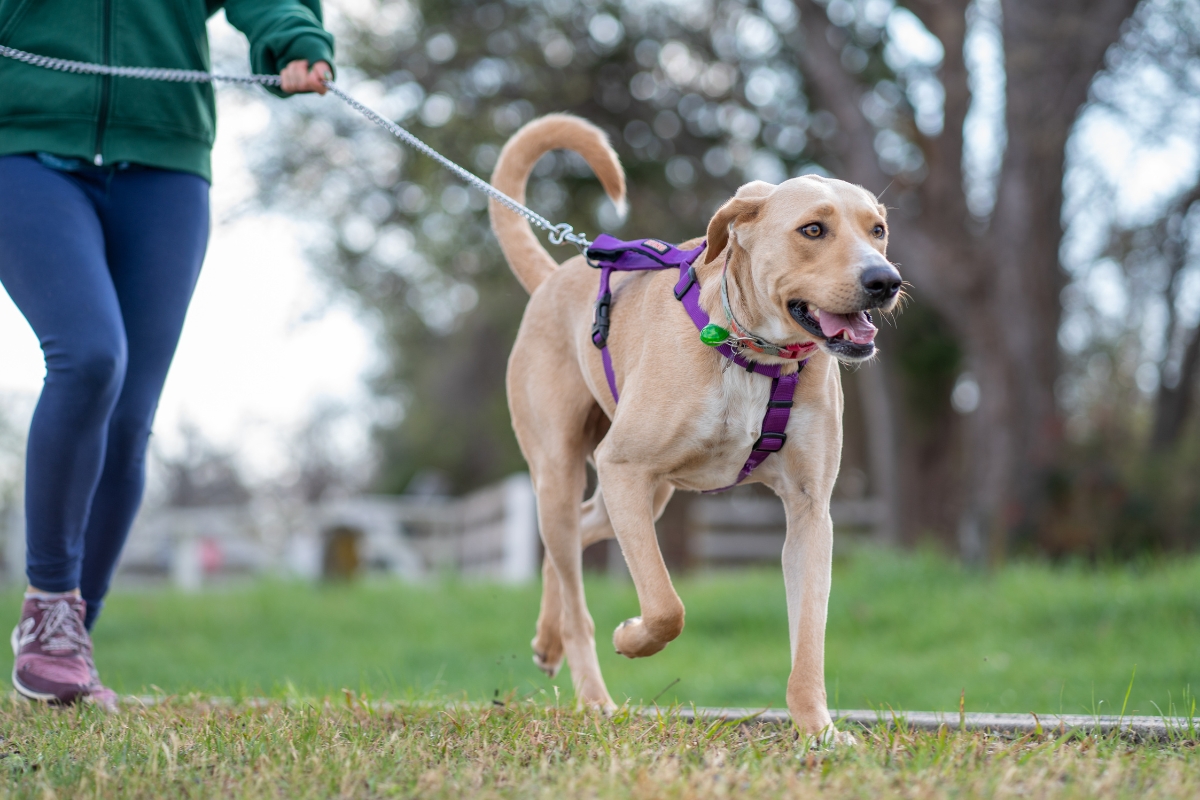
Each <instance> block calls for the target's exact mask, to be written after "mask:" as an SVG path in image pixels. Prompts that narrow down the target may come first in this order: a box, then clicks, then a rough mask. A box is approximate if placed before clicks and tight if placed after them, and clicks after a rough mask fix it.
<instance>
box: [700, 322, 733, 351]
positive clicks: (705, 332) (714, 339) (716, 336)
mask: <svg viewBox="0 0 1200 800" xmlns="http://www.w3.org/2000/svg"><path fill="white" fill-rule="evenodd" d="M728 338H729V331H727V330H726V329H724V328H722V327H721V326H720V325H717V324H716V323H713V322H710V323H708V324H707V325H705V326H704V327H703V328H702V329H701V330H700V341H702V342H704V343H705V344H706V345H708V346H709V347H716V346H717V345H719V344H720V343H721V342H723V341H725V340H726V339H728Z"/></svg>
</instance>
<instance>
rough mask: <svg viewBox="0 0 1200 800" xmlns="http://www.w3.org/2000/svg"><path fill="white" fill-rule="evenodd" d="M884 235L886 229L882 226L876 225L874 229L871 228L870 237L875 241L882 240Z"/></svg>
mask: <svg viewBox="0 0 1200 800" xmlns="http://www.w3.org/2000/svg"><path fill="white" fill-rule="evenodd" d="M885 233H887V229H886V228H884V227H883V226H882V225H876V226H875V227H874V228H871V235H872V236H874V237H875V238H876V239H882V238H883V235H884V234H885Z"/></svg>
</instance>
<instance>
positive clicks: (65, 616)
mask: <svg viewBox="0 0 1200 800" xmlns="http://www.w3.org/2000/svg"><path fill="white" fill-rule="evenodd" d="M36 602H37V606H38V609H39V610H40V611H42V612H44V613H43V615H42V621H41V623H40V624H39V625H38V626H37V627H36V628H34V629H33V630H32V631H30V632H29V633H27V634H25V635H24V636H22V637H21V644H27V643H29V642H31V641H34V640H37V641H39V642H41V644H42V647H43V648H44V649H46V650H71V651H75V652H86V651H87V649H88V646H89V645H90V644H91V639H89V638H88V634H87V631H86V630H84V627H83V623H82V622H80V621H79V615H78V614H77V613H75V609H74V607H73V606H72V605H71V603H70V601H68V600H37V601H36Z"/></svg>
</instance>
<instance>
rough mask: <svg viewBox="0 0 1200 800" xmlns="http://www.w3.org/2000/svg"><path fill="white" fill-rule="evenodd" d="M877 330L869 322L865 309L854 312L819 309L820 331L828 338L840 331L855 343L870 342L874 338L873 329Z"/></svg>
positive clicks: (869, 318)
mask: <svg viewBox="0 0 1200 800" xmlns="http://www.w3.org/2000/svg"><path fill="white" fill-rule="evenodd" d="M877 330H879V329H878V328H876V327H875V326H874V325H872V324H871V317H870V316H868V315H867V312H865V311H859V312H858V313H856V314H831V313H829V312H828V311H824V310H822V311H821V333H823V334H825V335H826V336H828V337H829V338H830V339H832V338H833V337H835V336H837V335H838V334H839V333H841V332H842V331H845V332H846V338H847V339H849V340H850V341H852V342H854V343H855V344H870V343H871V342H873V341H874V340H875V331H877Z"/></svg>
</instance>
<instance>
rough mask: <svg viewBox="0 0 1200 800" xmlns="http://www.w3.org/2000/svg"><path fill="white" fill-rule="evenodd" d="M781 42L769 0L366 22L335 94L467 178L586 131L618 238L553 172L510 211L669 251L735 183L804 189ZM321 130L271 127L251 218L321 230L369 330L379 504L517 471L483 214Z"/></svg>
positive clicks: (804, 109)
mask: <svg viewBox="0 0 1200 800" xmlns="http://www.w3.org/2000/svg"><path fill="white" fill-rule="evenodd" d="M798 35H799V34H798V28H797V14H796V11H795V8H794V7H793V6H792V5H791V4H790V3H789V2H787V0H778V1H777V2H773V3H772V2H769V3H768V4H767V5H766V6H765V7H764V8H763V9H757V8H755V7H752V6H751V4H748V3H743V2H730V3H725V4H723V5H721V6H720V7H719V8H713V7H712V6H710V5H708V4H695V5H665V4H664V5H659V4H648V5H646V6H645V7H639V8H635V7H632V6H627V5H625V6H618V5H616V4H604V3H598V2H597V3H592V4H579V3H566V2H553V1H551V2H545V3H543V2H529V3H510V4H507V5H505V4H500V3H480V2H472V1H471V0H456V1H455V2H438V3H434V2H423V3H411V4H410V3H404V2H398V3H397V2H387V3H381V4H372V3H368V4H365V5H364V6H363V7H362V8H361V9H360V10H359V11H358V12H356V13H347V14H345V15H344V16H342V17H341V22H340V25H339V27H338V38H339V47H340V52H341V53H343V56H342V59H341V62H342V63H341V66H340V69H341V82H342V83H343V84H348V85H351V86H353V87H354V91H355V93H356V95H357V96H359V97H360V98H362V99H363V100H364V101H365V102H368V103H369V104H371V105H373V106H375V107H377V108H380V109H381V110H382V111H383V112H384V113H386V114H388V115H389V116H391V117H392V118H394V119H397V120H400V121H401V122H402V123H404V124H408V125H411V126H412V128H413V130H414V132H416V133H417V134H418V135H419V136H421V137H422V138H424V139H425V140H426V141H428V142H429V143H430V144H431V145H432V146H434V147H435V148H437V149H438V150H440V151H441V152H443V153H446V154H447V155H449V156H450V157H451V158H453V159H455V160H457V161H459V162H460V163H463V164H465V165H466V166H468V167H469V168H472V169H474V170H475V171H476V172H477V173H479V174H481V175H485V176H486V175H488V174H489V173H490V171H491V168H492V166H493V164H494V162H495V158H496V156H497V154H498V152H499V148H500V146H501V145H502V144H503V142H504V141H505V139H506V138H507V137H508V136H509V135H510V134H512V133H513V132H514V131H515V130H516V129H517V128H518V127H520V125H521V124H523V123H524V122H527V121H528V120H530V119H532V118H533V117H534V116H535V115H536V114H540V113H546V112H549V111H560V110H566V111H571V112H573V113H577V114H580V115H581V116H585V117H587V118H588V119H591V120H593V121H595V122H597V123H598V124H600V125H601V126H602V127H604V128H605V129H606V130H607V131H608V132H609V134H610V136H611V137H612V139H613V141H614V143H615V144H616V146H617V147H618V149H619V150H620V152H621V154H622V156H623V160H624V162H625V166H626V169H627V170H628V174H629V182H630V186H631V193H630V201H631V213H630V215H629V217H630V219H632V220H635V221H636V222H635V223H634V224H630V225H625V226H623V224H622V221H621V220H619V219H617V218H616V216H615V213H614V210H613V209H612V207H611V204H609V203H608V201H607V199H606V198H604V196H603V194H602V192H601V190H600V188H599V186H598V184H597V183H596V182H595V180H594V179H593V178H592V175H591V172H590V170H589V169H588V168H587V166H586V165H585V164H584V163H583V162H582V161H581V160H580V159H578V158H576V157H573V156H572V155H570V154H565V153H556V154H551V155H548V156H547V157H546V158H545V159H544V160H543V161H542V162H541V163H540V164H539V165H538V167H537V170H536V171H535V175H534V180H533V182H532V184H531V186H530V193H529V194H530V204H531V206H532V207H533V208H534V209H535V210H537V211H539V212H540V213H542V214H545V215H547V216H549V217H552V218H554V219H555V220H566V221H568V222H570V223H572V224H573V225H574V226H575V227H576V230H584V231H591V232H592V233H593V235H594V234H595V233H596V232H598V231H600V230H603V231H608V232H613V233H620V232H622V231H626V232H627V233H628V234H629V235H638V234H650V233H652V234H653V235H655V236H658V237H661V238H664V239H668V240H675V241H681V240H683V239H686V238H689V237H692V236H695V235H697V234H700V233H702V232H703V230H704V227H705V225H706V223H707V220H708V217H709V216H710V215H711V213H712V211H713V210H715V208H716V207H717V206H718V205H720V204H721V203H722V202H724V201H725V200H726V199H728V197H729V196H730V195H731V194H732V193H733V192H734V191H735V190H736V189H737V187H738V186H739V185H740V184H741V183H743V182H744V181H745V180H750V179H754V178H760V179H764V180H769V181H772V182H779V181H781V180H784V179H785V178H787V177H789V176H790V175H793V174H796V173H798V172H801V171H804V170H815V171H823V170H822V168H821V167H820V166H818V163H817V161H818V160H819V158H818V154H819V153H821V152H823V151H824V149H825V145H824V139H823V138H822V137H829V136H831V135H833V133H834V126H833V123H832V119H831V118H830V117H829V115H828V114H823V115H821V114H818V115H816V116H814V115H812V114H810V113H809V110H808V105H807V100H806V98H805V96H804V94H803V91H802V88H803V80H802V77H801V75H800V73H799V70H798V69H797V67H796V65H795V63H794V58H793V57H792V55H791V48H792V47H794V46H796V45H798V43H799V39H798V38H797V37H798ZM789 42H790V44H789ZM332 109H333V106H332V105H331V104H330V103H328V102H325V103H321V102H319V101H311V100H310V101H307V102H305V101H300V102H292V103H289V104H286V105H282V104H281V105H279V106H275V107H274V108H273V113H274V114H275V117H276V120H275V121H276V124H275V125H272V126H271V129H270V130H273V131H274V134H273V136H271V137H269V139H268V141H266V142H265V143H264V144H263V146H262V148H261V150H260V151H259V152H258V154H257V159H256V162H255V170H256V173H257V175H258V178H259V183H260V187H261V197H262V199H263V200H264V201H265V202H266V203H268V204H275V205H283V206H286V207H289V208H292V209H296V210H299V211H300V212H302V213H304V214H305V215H306V216H307V217H308V218H311V219H314V221H316V220H318V219H319V220H320V222H321V225H322V226H327V227H326V228H325V230H326V232H327V234H328V236H327V239H326V241H325V245H324V247H323V248H318V253H317V255H316V260H317V261H318V263H321V264H323V265H324V266H325V268H326V270H327V273H328V274H329V276H330V277H331V279H332V283H333V285H334V286H337V287H343V288H345V289H346V290H348V291H350V292H351V293H352V294H353V295H354V296H355V297H356V298H357V299H358V301H359V302H360V303H362V304H363V305H364V306H365V307H366V308H368V309H371V310H372V311H374V312H377V313H378V315H379V318H380V319H381V320H382V323H383V324H382V328H383V330H384V347H385V350H386V353H387V368H386V369H385V371H384V372H383V373H382V374H380V375H379V376H378V378H377V381H376V385H375V388H376V390H377V391H378V392H379V393H380V394H381V395H383V396H387V397H392V398H396V399H397V401H398V409H397V413H396V415H395V419H396V421H395V422H394V423H391V424H385V425H382V426H381V427H380V429H379V431H378V432H377V433H378V436H377V440H378V442H379V445H380V448H381V451H382V456H383V458H382V467H381V473H380V480H379V484H380V488H381V489H383V490H388V491H399V490H402V489H404V488H405V486H406V485H407V484H408V482H409V481H410V480H411V479H412V477H413V476H414V475H415V474H416V473H418V472H421V471H425V470H430V469H432V470H436V471H438V472H440V473H442V474H444V475H446V476H447V477H448V478H449V479H450V481H451V486H452V488H454V489H457V490H463V489H467V488H471V487H473V486H477V485H479V484H481V483H484V482H486V481H489V480H493V479H495V478H497V477H499V476H501V475H503V474H505V473H507V472H509V471H512V470H515V469H519V468H520V467H521V458H520V454H519V452H518V451H517V449H516V444H515V441H514V439H513V437H512V434H511V430H510V424H509V421H508V411H507V404H506V401H505V397H504V388H503V386H504V370H505V363H506V359H507V354H508V350H509V348H510V346H511V342H512V339H513V336H514V334H515V331H516V326H517V324H518V322H519V320H520V316H521V313H522V311H523V309H524V305H525V296H524V292H523V291H522V290H521V289H520V287H519V286H518V285H517V283H516V281H515V280H514V279H513V277H512V276H511V274H510V273H509V270H508V267H507V265H506V264H505V263H504V261H503V259H502V257H501V256H500V253H499V249H498V248H497V247H496V246H495V243H494V241H493V240H492V236H491V233H490V230H489V229H488V225H487V219H486V214H485V211H484V209H485V202H484V198H483V197H482V196H479V195H477V194H476V193H475V192H474V191H468V190H466V189H464V188H463V187H462V186H461V185H459V184H458V183H457V181H456V179H454V178H452V177H451V176H449V175H447V174H446V173H444V172H442V171H441V169H440V168H439V167H437V166H435V165H434V164H432V163H430V162H428V161H426V160H424V159H422V158H420V157H415V156H412V154H410V153H407V152H404V151H403V150H401V149H400V148H399V147H397V146H396V144H395V143H394V142H393V141H392V140H391V139H389V138H387V137H386V136H385V135H381V134H380V133H379V132H378V131H375V130H372V129H371V128H370V127H368V126H366V125H364V124H363V123H362V120H361V119H358V118H356V117H354V116H351V115H350V114H349V113H337V114H336V115H335V114H331V110H332ZM338 111H339V112H340V109H338ZM814 122H815V124H814ZM875 188H876V189H882V188H883V187H882V186H877V187H875ZM571 254H572V253H571V251H569V250H564V251H562V255H563V256H564V257H566V256H568V255H571Z"/></svg>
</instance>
